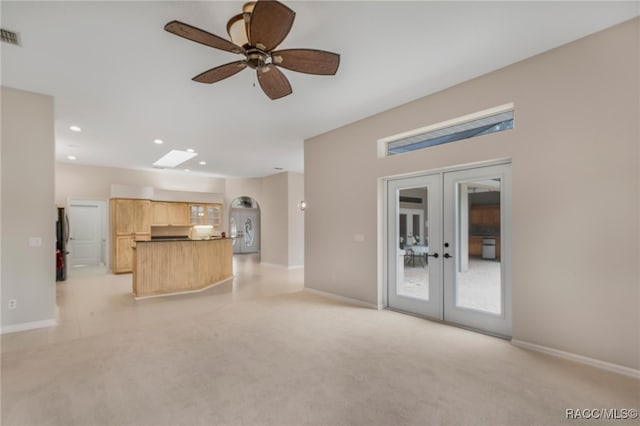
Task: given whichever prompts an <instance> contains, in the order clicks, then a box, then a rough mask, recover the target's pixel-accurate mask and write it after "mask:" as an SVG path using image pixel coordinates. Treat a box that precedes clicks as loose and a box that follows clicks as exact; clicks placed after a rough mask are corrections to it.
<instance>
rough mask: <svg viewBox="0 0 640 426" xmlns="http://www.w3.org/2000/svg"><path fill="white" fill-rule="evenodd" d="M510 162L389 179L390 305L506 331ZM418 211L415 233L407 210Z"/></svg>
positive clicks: (503, 333)
mask: <svg viewBox="0 0 640 426" xmlns="http://www.w3.org/2000/svg"><path fill="white" fill-rule="evenodd" d="M510 173H511V166H510V165H509V164H503V165H498V166H488V167H477V168H473V169H465V170H457V171H450V172H442V173H435V174H429V175H425V176H418V177H411V178H402V179H393V180H389V181H388V182H387V231H388V246H387V271H388V276H387V305H388V306H389V307H390V308H392V309H397V310H401V311H405V312H410V313H414V314H418V315H422V316H426V317H429V318H433V319H437V320H441V321H446V322H450V323H455V324H459V325H462V326H464V327H469V328H474V329H478V330H482V331H484V332H487V333H491V334H496V335H500V336H505V337H509V336H511V285H510V275H511V273H510V236H509V230H510V210H511V209H510V192H511V188H510ZM408 209H410V210H411V211H414V212H415V211H417V210H421V211H422V212H423V214H422V215H418V217H420V223H416V221H414V222H413V223H412V231H413V232H412V233H413V235H412V236H407V232H406V227H403V226H402V221H403V220H406V219H405V218H403V217H402V215H403V214H405V213H404V212H406V211H408Z"/></svg>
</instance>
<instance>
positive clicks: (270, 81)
mask: <svg viewBox="0 0 640 426" xmlns="http://www.w3.org/2000/svg"><path fill="white" fill-rule="evenodd" d="M258 82H259V83H260V87H262V90H263V91H264V93H266V94H267V96H268V97H270V98H271V99H274V100H275V99H279V98H282V97H284V96H287V95H290V94H291V92H292V90H291V84H289V80H287V77H285V76H284V74H283V73H282V71H280V70H279V69H278V68H276V67H275V66H274V65H273V64H269V65H265V66H264V67H261V68H258Z"/></svg>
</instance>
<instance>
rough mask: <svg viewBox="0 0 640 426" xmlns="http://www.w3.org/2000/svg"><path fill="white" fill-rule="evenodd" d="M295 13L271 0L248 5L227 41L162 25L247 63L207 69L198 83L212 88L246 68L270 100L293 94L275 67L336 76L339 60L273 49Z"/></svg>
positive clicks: (309, 52) (229, 30) (332, 56)
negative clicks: (242, 56) (254, 74)
mask: <svg viewBox="0 0 640 426" xmlns="http://www.w3.org/2000/svg"><path fill="white" fill-rule="evenodd" d="M295 16H296V13H295V12H294V11H293V10H291V9H289V8H288V7H287V6H285V5H283V4H282V3H280V2H277V1H274V0H260V1H255V2H249V3H246V4H245V5H244V6H243V7H242V13H240V14H238V15H236V16H234V17H232V18H231V19H230V20H229V22H228V23H227V33H228V34H229V37H230V38H231V41H229V40H226V39H224V38H222V37H218V36H217V35H215V34H211V33H209V32H207V31H204V30H201V29H199V28H196V27H194V26H191V25H189V24H185V23H183V22H180V21H171V22H169V23H168V24H167V25H165V26H164V29H165V30H166V31H169V32H170V33H173V34H175V35H178V36H180V37H184V38H186V39H187V40H191V41H195V42H196V43H201V44H204V45H206V46H210V47H214V48H216V49H220V50H225V51H227V52H232V53H238V54H241V55H244V56H245V59H242V60H240V61H235V62H231V63H228V64H225V65H220V66H217V67H215V68H211V69H210V70H207V71H205V72H203V73H201V74H198V75H197V76H195V77H193V80H194V81H197V82H199V83H209V84H211V83H215V82H218V81H220V80H223V79H225V78H228V77H231V76H232V75H234V74H237V73H239V72H240V71H242V70H243V69H245V68H247V67H249V68H252V69H255V70H256V73H257V76H258V82H259V83H260V87H261V88H262V90H263V91H264V93H266V95H267V96H268V97H269V98H271V99H279V98H282V97H284V96H287V95H289V94H291V92H292V90H291V84H289V80H287V77H285V75H284V74H283V73H282V71H280V70H279V69H278V68H277V67H282V68H286V69H289V70H292V71H298V72H303V73H307V74H316V75H334V74H335V73H336V72H337V71H338V66H339V65H340V55H338V54H337V53H332V52H326V51H324V50H315V49H285V50H274V49H276V48H277V47H278V46H279V45H280V43H282V41H283V40H284V39H285V37H286V36H287V34H289V31H290V30H291V27H292V26H293V20H294V18H295Z"/></svg>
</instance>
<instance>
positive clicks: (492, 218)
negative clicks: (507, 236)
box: [469, 205, 500, 226]
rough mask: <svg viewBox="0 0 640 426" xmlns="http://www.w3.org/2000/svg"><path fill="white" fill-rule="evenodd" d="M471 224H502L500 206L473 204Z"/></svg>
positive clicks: (470, 212)
mask: <svg viewBox="0 0 640 426" xmlns="http://www.w3.org/2000/svg"><path fill="white" fill-rule="evenodd" d="M469 225H472V226H473V225H481V226H500V206H498V205H487V206H471V208H470V209H469Z"/></svg>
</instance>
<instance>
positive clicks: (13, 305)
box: [9, 299, 18, 309]
mask: <svg viewBox="0 0 640 426" xmlns="http://www.w3.org/2000/svg"><path fill="white" fill-rule="evenodd" d="M17 307H18V301H17V300H16V299H9V309H15V308H17Z"/></svg>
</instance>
